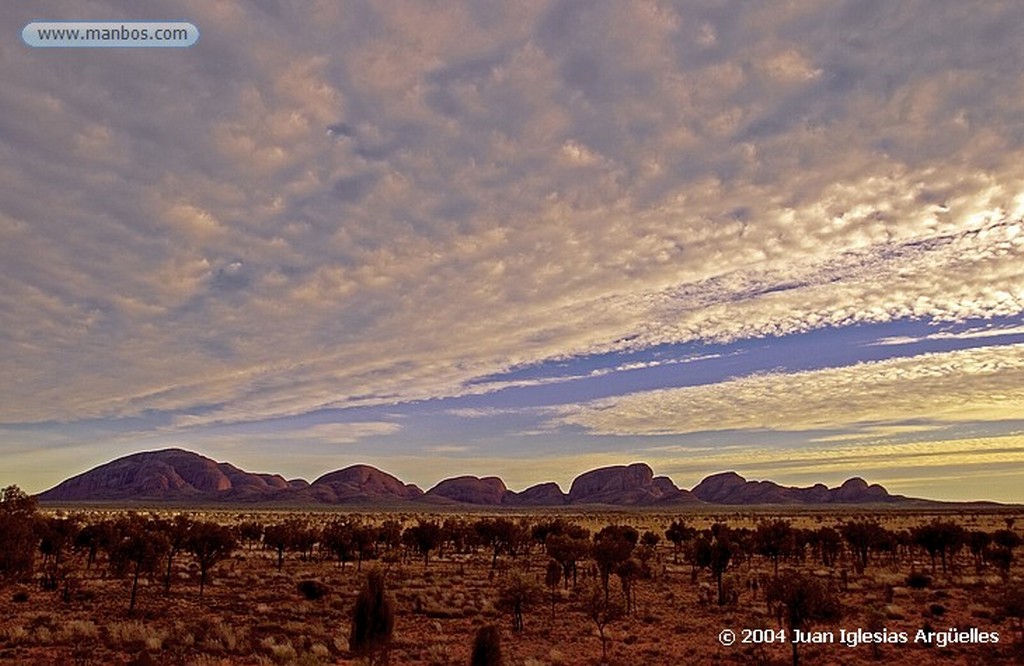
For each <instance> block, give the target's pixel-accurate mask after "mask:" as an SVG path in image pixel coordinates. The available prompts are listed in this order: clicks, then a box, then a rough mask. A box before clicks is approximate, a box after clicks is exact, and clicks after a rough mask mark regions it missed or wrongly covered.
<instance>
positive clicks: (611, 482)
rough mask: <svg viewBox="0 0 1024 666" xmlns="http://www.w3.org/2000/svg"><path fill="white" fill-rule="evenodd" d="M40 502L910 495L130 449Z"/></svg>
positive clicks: (889, 499) (856, 498)
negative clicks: (510, 484)
mask: <svg viewBox="0 0 1024 666" xmlns="http://www.w3.org/2000/svg"><path fill="white" fill-rule="evenodd" d="M38 498H39V500H40V501H41V502H43V503H47V502H105V501H124V502H132V501H152V500H159V501H168V502H187V503H197V504H198V503H207V502H211V503H212V502H241V503H250V502H259V503H287V504H331V505H333V504H362V505H366V504H369V505H373V504H387V505H394V504H396V503H399V504H404V503H409V504H410V505H415V504H420V505H452V506H458V505H476V506H493V507H497V506H507V507H557V506H569V505H581V504H598V505H610V506H659V505H665V506H669V505H673V506H674V505H699V504H704V503H706V504H726V505H751V504H791V505H792V504H865V503H896V502H908V501H918V502H919V501H921V500H910V499H908V498H906V497H903V496H900V495H890V494H889V492H888V491H886V489H885V488H883V487H882V486H879V485H877V484H873V485H868V484H867V483H866V482H865V481H864V480H863V479H860V478H853V479H849V480H848V481H846V482H845V483H843V484H842V485H841V486H839V487H838V488H827V487H826V486H824V485H822V484H817V485H814V486H811V487H809V488H796V487H787V486H780V485H779V484H777V483H773V482H771V481H747V480H746V479H744V478H743V477H742V476H740V475H739V474H736V473H735V472H723V473H721V474H714V475H712V476H709V477H707V478H706V479H704V480H703V481H701V482H700V483H699V484H698V485H697V486H696V487H695V488H694V489H693V490H684V489H682V488H679V487H678V486H676V485H675V483H673V482H672V480H671V479H669V478H668V477H665V476H654V472H653V471H652V470H651V468H650V466H648V465H647V464H645V463H633V464H631V465H615V466H612V467H602V468H600V469H595V470H591V471H589V472H586V473H584V474H581V475H580V476H578V477H576V479H575V480H573V482H572V486H571V487H570V488H569V492H568V493H565V492H563V491H562V489H561V488H560V487H559V486H558V484H557V483H541V484H539V485H536V486H531V487H530V488H527V489H526V490H523V491H522V492H515V491H513V490H509V489H508V488H507V487H506V486H505V482H504V481H502V480H501V479H500V478H498V477H496V476H488V477H484V478H479V477H476V476H457V477H454V478H450V479H445V480H444V481H441V482H440V483H438V484H437V485H436V486H434V487H433V488H431V489H430V490H428V491H426V492H424V491H423V490H421V489H420V488H419V487H417V486H415V485H413V484H409V483H404V482H402V481H401V480H400V479H398V478H396V477H394V476H392V475H391V474H388V473H387V472H382V471H381V470H379V469H377V468H375V467H371V466H369V465H352V466H351V467H346V468H344V469H341V470H338V471H335V472H330V473H328V474H324V475H323V476H321V477H320V478H318V479H317V480H315V481H313V482H312V483H309V482H307V481H305V480H303V479H292V480H288V479H285V478H284V477H282V476H281V475H279V474H255V473H252V472H246V471H244V470H241V469H239V468H237V467H235V466H234V465H231V464H230V463H223V462H216V461H214V460H211V459H210V458H207V457H205V456H201V455H199V454H198V453H193V452H191V451H185V450H183V449H163V450H160V451H146V452H143V453H135V454H132V455H129V456H125V457H123V458H118V459H117V460H114V461H112V462H109V463H106V464H105V465H100V466H99V467H96V468H93V469H91V470H89V471H87V472H84V473H82V474H79V475H77V476H74V477H71V478H70V479H67V480H66V481H64V482H62V483H61V484H59V485H57V486H56V487H54V488H51V489H50V490H47V491H46V492H44V493H41V494H40V495H38Z"/></svg>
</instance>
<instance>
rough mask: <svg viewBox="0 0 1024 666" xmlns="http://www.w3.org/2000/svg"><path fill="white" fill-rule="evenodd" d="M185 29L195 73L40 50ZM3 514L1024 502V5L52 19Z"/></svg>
mask: <svg viewBox="0 0 1024 666" xmlns="http://www.w3.org/2000/svg"><path fill="white" fill-rule="evenodd" d="M34 19H69V20H70V19H106V20H110V19H136V20H155V19H184V20H187V21H191V22H192V23H194V24H195V25H196V26H198V28H199V30H200V32H201V38H200V40H199V43H198V44H197V45H196V46H194V47H193V48H190V49H95V50H84V49H33V48H30V47H28V46H26V45H25V44H24V43H23V42H22V41H21V39H20V34H21V30H22V28H23V27H24V26H25V24H26V23H28V22H29V21H31V20H34ZM0 25H2V26H3V30H4V32H5V34H6V35H7V38H6V39H3V40H0V81H2V85H0V377H2V381H0V485H7V484H11V483H17V484H19V485H20V486H22V487H23V488H25V489H26V490H29V491H32V492H37V491H41V490H44V489H46V488H47V487H50V486H52V485H54V484H56V483H57V482H59V481H60V480H62V479H64V478H66V477H68V476H70V475H72V474H76V473H78V472H81V471H83V470H85V469H88V468H90V467H92V466H94V465H96V464H100V463H102V462H105V461H108V460H110V459H112V458H114V457H117V456H120V455H124V454H127V453H131V452H135V451H140V450H149V449H155V448H161V447H165V446H172V445H174V446H181V447H185V448H189V449H192V450H195V451H197V452H200V453H203V454H206V455H209V456H211V457H214V458H216V459H218V460H228V461H230V462H233V463H235V464H236V465H238V466H240V467H243V468H245V469H249V470H252V471H274V472H281V473H283V474H286V475H288V476H301V477H304V478H307V479H310V480H312V479H314V478H316V477H317V476H319V475H320V474H322V473H325V472H327V471H330V470H333V469H338V468H341V467H344V466H346V465H349V464H352V463H355V462H364V463H370V464H373V465H376V466H378V467H380V468H382V469H384V470H386V471H389V472H391V473H394V474H396V475H398V476H400V477H401V478H403V479H404V480H406V481H409V482H415V483H418V484H420V485H422V486H424V487H429V486H431V485H433V484H434V483H436V482H437V481H438V480H440V479H442V478H444V477H446V476H452V475H455V474H460V473H471V474H479V475H485V474H498V475H501V476H502V477H503V478H504V479H505V480H506V482H507V483H508V484H509V486H510V487H512V488H514V489H522V488H524V487H526V486H528V485H530V484H532V483H536V482H540V481H548V480H554V481H558V482H559V483H560V484H562V485H563V488H567V486H568V483H569V482H570V481H571V479H572V478H573V477H574V476H575V475H577V474H579V473H580V472H583V471H585V470H587V469H590V468H593V467H596V466H600V465H605V464H621V463H628V462H632V461H637V460H644V461H647V462H648V463H650V464H651V466H652V467H653V468H654V469H655V472H656V473H659V474H667V475H669V476H671V477H672V478H673V479H674V480H675V481H676V483H677V484H679V485H680V486H682V487H686V488H689V487H692V486H693V485H695V484H696V483H697V482H698V481H699V480H700V479H701V478H702V477H703V476H705V475H706V474H709V473H713V472H717V471H722V470H736V471H738V472H739V473H741V474H743V475H744V476H747V477H748V478H752V479H766V478H767V479H773V480H775V481H778V482H781V483H787V484H802V485H804V484H810V483H814V482H817V481H822V482H825V483H828V484H830V485H832V484H835V483H839V482H841V481H842V480H843V479H845V478H847V477H850V476H863V477H864V478H866V479H867V480H868V481H869V482H879V483H882V484H884V485H885V486H886V487H888V488H889V489H890V490H891V491H893V492H899V493H904V494H910V495H916V496H925V497H934V498H941V499H978V498H985V499H996V500H1004V501H1024V491H1022V490H1021V488H1024V316H1022V313H1024V222H1022V218H1024V108H1022V107H1024V103H1022V101H1021V100H1024V41H1022V40H1021V39H1020V26H1021V25H1024V4H1022V3H1020V2H1015V1H1012V0H1011V1H1008V2H996V1H992V0H985V1H979V2H963V1H962V0H960V1H957V2H946V1H933V0H928V1H922V2H913V1H906V2H899V3H890V2H868V1H866V0H850V1H847V2H842V1H838V0H837V1H822V2H791V3H789V2H764V3H760V2H753V3H751V2H720V1H718V0H715V1H708V2H699V1H686V2H676V3H671V2H639V1H638V2H590V1H582V2H580V1H568V2H546V1H543V0H536V1H534V0H526V1H523V2H469V3H463V4H459V3H456V2H446V3H425V2H419V1H415V2H401V1H380V2H376V1H375V2H355V1H345V2H333V1H330V2H327V1H325V2H318V3H313V2H307V1H305V0H303V1H301V2H299V1H296V2H280V3H277V2H271V1H269V0H262V1H260V2H255V1H254V2H247V3H229V2H217V3H211V2H205V1H199V0H196V1H195V2H169V3H168V2H164V3H156V2H154V3H144V4H141V5H140V4H139V3H135V2H84V1H83V2H77V3H67V2H59V3H57V2H54V3H46V2H33V3H4V5H3V6H2V7H0Z"/></svg>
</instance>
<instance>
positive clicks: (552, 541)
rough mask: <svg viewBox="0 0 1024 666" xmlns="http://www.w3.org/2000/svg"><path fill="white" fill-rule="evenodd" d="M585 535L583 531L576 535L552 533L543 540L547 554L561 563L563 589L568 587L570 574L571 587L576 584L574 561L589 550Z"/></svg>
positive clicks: (588, 542) (585, 554) (581, 557)
mask: <svg viewBox="0 0 1024 666" xmlns="http://www.w3.org/2000/svg"><path fill="white" fill-rule="evenodd" d="M587 536H588V535H587V533H586V532H585V531H584V532H583V533H582V534H576V535H573V534H554V533H553V534H549V535H548V536H547V538H546V539H545V540H544V547H545V548H546V549H547V552H548V556H550V557H551V558H552V559H554V560H557V561H558V563H559V564H561V565H562V580H563V581H564V583H565V589H569V578H570V575H571V578H572V584H573V587H575V586H576V571H577V569H576V562H578V561H579V560H581V559H583V558H584V557H586V556H587V553H589V552H590V539H588V538H587Z"/></svg>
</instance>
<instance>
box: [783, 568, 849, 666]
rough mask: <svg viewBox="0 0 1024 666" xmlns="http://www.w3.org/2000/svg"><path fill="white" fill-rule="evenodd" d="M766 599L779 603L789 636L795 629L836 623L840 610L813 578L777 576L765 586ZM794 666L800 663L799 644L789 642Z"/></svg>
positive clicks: (795, 574)
mask: <svg viewBox="0 0 1024 666" xmlns="http://www.w3.org/2000/svg"><path fill="white" fill-rule="evenodd" d="M765 597H766V598H767V600H768V603H769V604H770V605H772V604H778V606H779V609H780V610H783V611H784V612H785V613H784V614H785V622H786V625H787V626H788V627H789V630H790V632H791V634H792V633H793V632H795V630H797V629H799V630H800V631H806V630H807V629H808V628H809V627H810V626H811V625H812V624H815V623H818V622H826V623H832V622H837V621H838V620H839V618H840V617H841V616H842V608H841V606H840V605H839V600H838V599H837V598H836V596H835V595H834V594H833V593H832V592H831V591H830V590H829V589H828V588H827V587H826V586H825V585H824V584H822V582H821V581H819V580H818V579H817V578H815V577H814V576H810V575H807V574H799V573H792V572H791V573H787V574H783V575H782V576H779V577H778V578H776V579H775V580H773V581H772V582H771V584H770V585H769V586H768V591H767V594H766V595H765ZM792 639H793V636H792V635H791V636H790V640H791V644H792V646H793V666H797V664H798V663H799V653H798V651H797V647H798V642H797V641H795V640H792Z"/></svg>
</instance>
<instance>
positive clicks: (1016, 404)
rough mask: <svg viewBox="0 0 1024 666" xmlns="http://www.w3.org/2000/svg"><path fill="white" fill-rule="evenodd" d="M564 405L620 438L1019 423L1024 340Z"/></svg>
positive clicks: (572, 417) (573, 416)
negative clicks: (924, 423)
mask: <svg viewBox="0 0 1024 666" xmlns="http://www.w3.org/2000/svg"><path fill="white" fill-rule="evenodd" d="M563 411H564V413H563V415H562V416H561V417H559V418H557V419H555V422H557V423H561V424H566V425H576V426H581V427H583V428H584V429H586V430H587V431H588V432H591V433H594V434H601V435H620V436H632V435H672V434H687V433H695V432H701V431H724V430H761V429H766V430H782V431H802V430H814V429H842V428H847V427H854V426H858V425H859V424H883V425H890V426H891V425H894V424H899V423H900V422H902V421H906V420H908V419H915V420H916V419H920V420H930V421H937V422H953V421H999V420H1012V419H1019V418H1020V417H1021V415H1022V414H1024V345H1006V346H1000V347H982V348H977V349H968V350H961V351H954V352H946V353H937V354H922V355H919V356H913V357H908V358H898V359H891V360H885V361H875V362H870V363H858V364H856V365H852V366H846V367H839V368H828V369H824V370H812V371H804V372H795V373H782V372H776V373H767V374H758V375H752V376H748V377H740V378H736V379H730V380H727V381H724V382H720V383H716V384H705V385H700V386H689V387H685V388H673V389H661V390H655V391H645V392H640V393H634V394H630V395H625V396H617V397H613V398H608V399H603V400H597V401H594V402H590V403H586V404H582V405H572V406H566V407H564V408H563Z"/></svg>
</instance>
